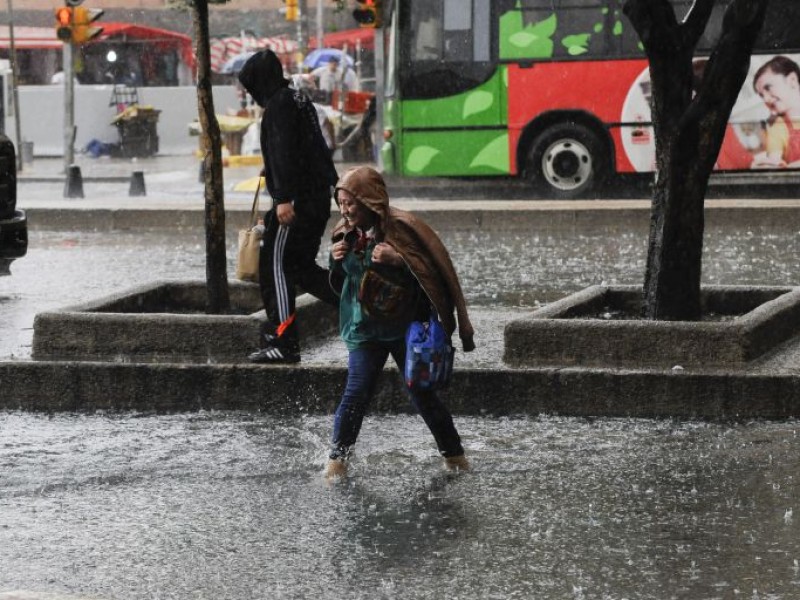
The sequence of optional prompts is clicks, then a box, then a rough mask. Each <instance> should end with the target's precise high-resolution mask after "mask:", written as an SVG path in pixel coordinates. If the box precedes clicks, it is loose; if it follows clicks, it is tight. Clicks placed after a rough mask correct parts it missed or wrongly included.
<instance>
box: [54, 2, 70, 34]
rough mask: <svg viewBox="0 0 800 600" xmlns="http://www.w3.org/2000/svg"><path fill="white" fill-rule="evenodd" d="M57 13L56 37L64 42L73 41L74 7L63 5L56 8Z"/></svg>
mask: <svg viewBox="0 0 800 600" xmlns="http://www.w3.org/2000/svg"><path fill="white" fill-rule="evenodd" d="M55 15H56V37H57V38H58V39H60V40H61V41H62V42H70V41H72V22H73V21H72V9H71V8H70V7H69V6H62V7H60V8H57V9H56V10H55Z"/></svg>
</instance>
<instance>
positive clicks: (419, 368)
mask: <svg viewBox="0 0 800 600" xmlns="http://www.w3.org/2000/svg"><path fill="white" fill-rule="evenodd" d="M454 354H455V349H454V348H453V344H452V343H451V341H450V336H449V335H447V332H446V331H445V329H444V326H443V325H442V323H441V321H439V315H437V314H436V311H431V316H430V318H429V319H428V320H427V321H413V322H412V323H411V325H409V326H408V331H407V332H406V364H405V369H404V373H403V379H404V381H405V384H406V386H407V387H408V389H410V390H413V391H429V392H432V391H436V390H442V389H445V388H446V387H447V386H448V385H449V384H450V379H451V377H452V375H453V355H454Z"/></svg>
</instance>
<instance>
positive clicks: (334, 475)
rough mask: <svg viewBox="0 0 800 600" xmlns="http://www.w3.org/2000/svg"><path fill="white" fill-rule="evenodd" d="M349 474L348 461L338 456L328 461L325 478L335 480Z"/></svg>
mask: <svg viewBox="0 0 800 600" xmlns="http://www.w3.org/2000/svg"><path fill="white" fill-rule="evenodd" d="M346 475H347V463H346V462H344V461H343V460H339V459H338V458H334V459H331V460H329V461H328V466H327V467H325V479H327V480H328V481H333V480H334V479H342V478H343V477H345V476H346Z"/></svg>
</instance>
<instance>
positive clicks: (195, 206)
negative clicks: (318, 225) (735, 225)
mask: <svg viewBox="0 0 800 600" xmlns="http://www.w3.org/2000/svg"><path fill="white" fill-rule="evenodd" d="M74 164H76V165H78V166H79V167H80V169H81V176H82V180H83V188H84V198H65V197H64V195H63V192H64V184H65V181H66V176H65V175H64V162H63V160H62V159H61V158H60V157H59V158H36V159H35V160H34V161H33V163H32V164H29V165H25V166H24V169H23V170H22V171H21V172H20V173H18V175H17V182H18V193H17V203H18V206H19V208H20V209H22V210H31V209H33V210H38V209H59V210H80V211H86V210H91V209H106V210H137V211H141V210H158V211H162V210H190V211H194V210H196V211H202V210H203V207H204V203H203V194H204V187H203V184H202V183H201V182H200V180H199V175H200V162H199V160H198V159H197V158H196V157H195V156H192V155H190V156H155V157H150V158H140V159H135V158H134V159H112V158H108V157H102V158H96V159H95V158H91V157H88V156H85V155H79V156H78V157H76V159H75V163H74ZM350 166H352V165H351V164H347V163H337V164H336V168H337V170H338V171H339V172H340V173H343V172H344V171H345V170H346V169H347V168H349V167H350ZM136 171H141V172H142V173H143V175H144V181H145V188H146V195H145V196H129V190H130V181H131V176H132V174H133V173H134V172H136ZM259 172H260V168H259V167H253V166H243V167H227V168H225V169H224V171H223V177H224V191H225V207H226V210H231V211H238V210H249V207H250V205H251V202H252V198H253V196H252V194H251V193H250V192H236V191H233V188H234V186H235V185H236V184H237V183H239V182H241V181H244V180H247V179H250V178H252V177H255V176H257V175H258V173H259ZM387 184H388V186H389V192H390V195H391V198H392V203H393V204H394V205H396V206H398V207H401V208H405V209H408V210H426V211H439V210H446V211H474V210H483V211H491V212H496V211H499V212H507V211H525V212H528V211H537V212H538V211H546V212H550V211H575V212H582V211H608V210H634V211H637V212H638V211H647V210H649V208H650V200H649V199H647V198H644V197H640V198H638V199H637V198H624V199H619V198H602V199H589V200H552V199H541V198H534V197H533V194H532V193H531V192H530V191H529V190H528V189H527V187H526V186H525V184H524V182H520V181H518V180H514V179H507V178H504V179H488V180H487V179H478V180H471V179H463V178H461V179H460V178H397V177H391V176H388V177H387ZM706 207H707V209H710V210H713V209H717V208H728V209H731V208H733V209H745V208H766V207H773V208H784V209H794V208H800V199H798V198H788V199H764V198H734V199H712V200H707V201H706Z"/></svg>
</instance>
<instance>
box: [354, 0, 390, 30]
mask: <svg viewBox="0 0 800 600" xmlns="http://www.w3.org/2000/svg"><path fill="white" fill-rule="evenodd" d="M382 12H383V8H382V6H381V0H359V2H358V8H356V9H355V10H354V11H353V18H354V19H355V20H356V22H357V23H358V25H359V27H365V28H371V29H375V28H376V27H380V26H381V25H382V24H383V23H382V20H381V14H382Z"/></svg>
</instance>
